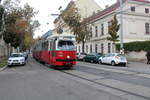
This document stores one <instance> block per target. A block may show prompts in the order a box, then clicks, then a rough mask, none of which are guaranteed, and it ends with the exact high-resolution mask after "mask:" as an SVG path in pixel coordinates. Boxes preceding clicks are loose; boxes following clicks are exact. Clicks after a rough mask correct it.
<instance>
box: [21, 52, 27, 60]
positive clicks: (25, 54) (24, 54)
mask: <svg viewBox="0 0 150 100" xmlns="http://www.w3.org/2000/svg"><path fill="white" fill-rule="evenodd" d="M22 54H23V56H24V57H25V60H27V59H28V53H27V52H23V53H22Z"/></svg>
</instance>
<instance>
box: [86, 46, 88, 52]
mask: <svg viewBox="0 0 150 100" xmlns="http://www.w3.org/2000/svg"><path fill="white" fill-rule="evenodd" d="M86 53H88V45H86Z"/></svg>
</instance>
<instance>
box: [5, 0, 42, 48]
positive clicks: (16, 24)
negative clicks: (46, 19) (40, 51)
mask: <svg viewBox="0 0 150 100" xmlns="http://www.w3.org/2000/svg"><path fill="white" fill-rule="evenodd" d="M13 1H14V2H13ZM19 2H20V1H19V0H5V2H4V6H5V8H7V9H6V13H5V26H6V31H5V33H4V34H3V36H4V38H5V39H4V41H5V42H6V43H7V44H11V46H13V47H15V48H17V47H20V50H21V51H24V50H26V49H29V47H31V44H32V43H31V42H32V41H33V32H34V31H35V30H36V28H37V27H39V25H40V24H39V22H38V21H37V20H33V17H35V15H36V14H37V13H38V12H37V11H34V9H33V8H32V7H31V6H29V5H28V4H25V5H24V7H19V6H18V4H19ZM27 36H28V37H29V38H30V41H31V42H26V40H27ZM10 38H11V39H10Z"/></svg>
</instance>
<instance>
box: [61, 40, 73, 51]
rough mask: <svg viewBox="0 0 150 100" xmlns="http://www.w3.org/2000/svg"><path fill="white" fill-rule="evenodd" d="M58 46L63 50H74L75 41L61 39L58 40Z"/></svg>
mask: <svg viewBox="0 0 150 100" xmlns="http://www.w3.org/2000/svg"><path fill="white" fill-rule="evenodd" d="M58 48H59V49H61V50H74V49H75V46H74V44H73V41H69V40H60V41H59V42H58Z"/></svg>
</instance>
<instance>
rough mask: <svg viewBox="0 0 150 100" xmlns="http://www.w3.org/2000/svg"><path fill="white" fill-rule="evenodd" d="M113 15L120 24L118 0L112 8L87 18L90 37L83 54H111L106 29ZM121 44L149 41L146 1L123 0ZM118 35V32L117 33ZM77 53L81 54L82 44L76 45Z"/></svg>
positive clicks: (149, 14)
mask: <svg viewBox="0 0 150 100" xmlns="http://www.w3.org/2000/svg"><path fill="white" fill-rule="evenodd" d="M114 15H116V16H117V20H118V21H119V23H120V3H119V0H118V1H117V2H116V3H115V4H113V5H112V6H110V7H108V8H106V9H104V10H103V11H101V12H99V13H97V14H95V15H93V16H91V17H89V18H88V19H89V22H90V26H91V31H92V37H91V39H90V40H88V41H86V43H85V47H84V49H85V52H86V53H91V52H98V53H111V52H113V48H112V42H111V41H108V40H107V37H108V36H109V34H108V27H109V25H110V21H111V20H112V19H113V17H114ZM122 15H123V19H122V20H123V24H122V27H123V42H124V43H127V42H132V41H147V40H150V2H149V1H147V0H123V4H122ZM118 35H120V30H119V31H118ZM77 52H82V44H77Z"/></svg>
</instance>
